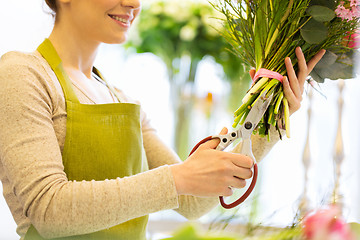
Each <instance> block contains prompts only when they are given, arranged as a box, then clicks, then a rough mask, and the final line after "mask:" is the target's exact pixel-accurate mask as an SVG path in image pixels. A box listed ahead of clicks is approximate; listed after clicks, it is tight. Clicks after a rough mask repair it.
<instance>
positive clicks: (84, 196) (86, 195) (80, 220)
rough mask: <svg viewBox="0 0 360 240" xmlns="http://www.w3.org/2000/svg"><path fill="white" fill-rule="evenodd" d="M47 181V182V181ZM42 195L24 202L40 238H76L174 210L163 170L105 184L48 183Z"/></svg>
mask: <svg viewBox="0 0 360 240" xmlns="http://www.w3.org/2000/svg"><path fill="white" fill-rule="evenodd" d="M49 180H50V179H49ZM48 185H49V187H48V189H47V190H46V192H45V193H44V194H41V193H38V194H37V196H36V197H34V199H33V200H32V199H31V198H28V199H29V200H28V201H29V202H31V203H30V204H29V208H28V209H27V215H28V217H29V218H30V219H31V222H32V224H33V225H34V226H35V227H36V229H37V230H38V231H39V233H40V234H41V235H43V236H44V237H49V238H50V237H51V238H53V237H63V236H70V235H80V234H86V233H90V232H95V231H99V230H103V229H106V228H110V227H112V226H115V225H117V224H120V223H122V222H125V221H128V220H130V219H134V218H137V217H140V216H144V215H147V214H149V213H153V212H156V211H160V210H165V209H173V208H177V207H178V197H177V194H176V190H175V187H174V186H173V185H172V176H171V173H170V171H169V168H168V167H167V166H164V167H161V168H158V169H154V170H152V171H148V172H145V173H141V174H138V175H135V176H132V177H126V178H121V179H120V178H117V179H113V180H105V181H82V182H68V181H65V180H59V178H55V177H54V180H53V181H49V184H48Z"/></svg>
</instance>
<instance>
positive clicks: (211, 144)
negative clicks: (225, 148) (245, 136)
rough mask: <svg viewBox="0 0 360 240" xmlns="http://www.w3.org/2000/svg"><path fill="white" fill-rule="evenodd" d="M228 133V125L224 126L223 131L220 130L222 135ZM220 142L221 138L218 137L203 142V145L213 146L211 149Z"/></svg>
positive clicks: (206, 146)
mask: <svg viewBox="0 0 360 240" xmlns="http://www.w3.org/2000/svg"><path fill="white" fill-rule="evenodd" d="M227 133H228V129H227V128H226V127H224V128H223V129H222V130H221V131H220V135H225V134H227ZM219 143H220V139H218V138H214V139H212V140H210V141H207V142H205V143H203V144H202V145H203V147H205V148H211V149H215V148H216V147H217V146H218V145H219Z"/></svg>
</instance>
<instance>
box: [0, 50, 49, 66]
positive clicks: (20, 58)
mask: <svg viewBox="0 0 360 240" xmlns="http://www.w3.org/2000/svg"><path fill="white" fill-rule="evenodd" d="M42 65H43V64H42V63H41V61H40V58H39V57H38V56H37V55H36V53H35V52H33V53H25V52H15V51H14V52H8V53H5V54H4V55H2V56H1V59H0V70H1V71H4V70H6V69H9V68H11V69H12V70H14V69H17V68H21V70H23V69H24V68H31V67H36V66H42Z"/></svg>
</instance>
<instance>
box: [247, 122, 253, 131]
mask: <svg viewBox="0 0 360 240" xmlns="http://www.w3.org/2000/svg"><path fill="white" fill-rule="evenodd" d="M252 126H253V125H252V123H251V122H246V123H245V128H246V129H247V130H249V129H251V128H252Z"/></svg>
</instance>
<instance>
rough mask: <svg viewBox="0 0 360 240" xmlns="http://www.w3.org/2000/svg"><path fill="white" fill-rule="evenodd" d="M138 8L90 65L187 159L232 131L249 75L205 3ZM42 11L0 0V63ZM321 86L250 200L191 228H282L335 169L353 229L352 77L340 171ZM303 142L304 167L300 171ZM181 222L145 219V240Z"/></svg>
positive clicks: (2, 209) (330, 96)
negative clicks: (116, 41)
mask: <svg viewBox="0 0 360 240" xmlns="http://www.w3.org/2000/svg"><path fill="white" fill-rule="evenodd" d="M143 5H144V7H143V12H142V15H141V18H139V19H138V20H137V21H136V25H135V26H134V28H133V29H132V30H131V34H130V39H129V41H128V43H126V44H124V45H103V46H102V47H101V49H100V52H99V55H98V59H97V62H96V66H97V67H98V68H99V69H100V70H101V71H102V72H103V74H104V76H105V77H106V78H107V80H108V81H110V82H111V83H113V84H114V85H116V86H117V87H118V88H120V89H122V90H123V91H124V92H125V93H127V94H128V95H129V96H131V97H132V98H135V99H137V100H139V101H140V102H141V103H142V107H143V109H144V110H145V111H146V113H147V114H148V116H149V118H150V119H151V122H152V125H153V126H154V127H155V128H156V129H157V131H158V134H159V135H160V137H161V138H162V139H163V140H164V141H165V142H166V143H168V145H169V146H170V147H172V148H174V149H175V150H176V151H177V152H178V154H179V156H180V157H181V158H182V159H186V156H187V154H188V153H189V151H190V150H191V148H192V147H193V146H194V145H195V144H196V143H197V142H198V141H199V140H201V139H202V138H204V137H206V136H208V135H213V134H217V133H218V132H219V131H220V130H221V129H222V127H224V126H226V127H228V128H231V125H232V121H233V117H232V116H233V112H234V111H235V110H236V108H237V107H238V106H239V105H240V102H241V99H242V97H243V95H244V93H245V92H246V90H247V89H248V88H249V86H250V78H249V76H248V74H247V71H248V67H246V66H245V65H244V64H243V63H241V62H240V61H239V60H238V59H237V58H236V57H234V56H233V55H232V54H230V53H229V52H228V51H227V50H226V48H227V47H228V46H227V45H226V43H225V42H224V40H223V38H222V37H221V36H220V35H219V33H218V32H217V31H216V29H219V28H221V25H219V21H218V20H217V19H216V18H218V17H221V16H219V15H218V13H216V12H215V11H214V10H213V9H212V7H211V6H210V5H209V3H208V2H207V1H202V0H192V1H191V0H186V1H185V0H182V1H177V0H167V1H166V2H165V1H164V2H162V1H155V0H147V1H144V2H143ZM48 12H49V10H48V9H47V7H46V5H45V3H44V1H42V0H30V1H29V0H17V1H7V0H0V32H1V38H0V55H2V54H4V53H5V52H8V51H14V50H16V51H25V52H31V51H34V50H35V49H36V47H37V46H38V45H39V44H40V43H41V42H42V41H43V40H44V38H46V37H47V36H48V35H49V34H50V32H51V29H52V26H53V19H52V17H51V15H50V14H48ZM320 87H321V92H322V94H319V93H317V92H313V93H312V96H313V97H312V100H311V101H310V99H309V97H308V96H309V92H311V88H310V87H306V92H305V93H304V100H303V103H302V108H301V109H300V110H299V111H298V112H296V113H295V114H294V115H293V116H292V117H291V138H290V139H287V138H284V139H283V140H282V141H280V142H279V143H277V145H276V146H275V147H274V148H273V149H272V150H271V152H270V153H269V154H268V155H267V156H266V158H264V159H263V160H262V162H261V164H260V165H259V173H260V176H259V183H258V184H257V186H256V190H255V192H254V193H253V194H252V196H251V199H248V200H247V201H246V202H245V203H244V204H242V205H241V206H240V207H237V208H236V209H234V210H230V211H228V210H227V211H224V210H222V209H221V208H220V207H219V208H216V209H214V210H213V211H212V212H210V213H209V214H207V215H206V216H204V217H202V218H201V219H200V220H199V221H198V223H202V224H210V225H211V226H212V227H214V228H215V227H217V226H220V225H221V223H223V222H229V223H231V224H235V225H236V224H245V223H249V222H251V223H253V224H255V225H256V224H262V225H266V226H277V227H282V226H288V225H290V224H292V223H293V221H294V219H296V215H297V213H298V211H299V209H300V207H299V206H300V202H301V201H303V200H304V199H305V198H306V199H307V200H306V203H307V207H308V208H309V209H312V208H316V207H320V206H323V205H326V204H328V203H329V202H330V201H331V198H332V195H333V190H334V185H335V182H336V179H337V178H336V174H335V170H336V167H340V168H341V175H340V178H339V179H338V180H339V183H340V188H339V191H338V193H339V196H338V197H339V199H340V201H341V202H342V203H343V212H344V216H345V218H346V220H347V221H349V222H352V221H356V222H359V221H360V208H359V204H358V203H359V202H360V188H359V184H358V183H359V182H360V174H359V169H360V150H359V149H360V147H359V146H360V125H359V121H360V110H359V103H360V100H359V98H358V95H359V92H358V91H360V79H358V78H357V79H350V80H346V81H345V85H344V90H343V94H342V97H343V98H344V106H343V110H342V112H341V119H342V122H341V127H342V131H341V139H342V140H343V153H344V161H343V163H342V164H336V163H335V162H334V154H335V148H334V146H335V140H336V135H337V132H338V129H339V126H338V122H339V108H338V100H339V97H340V93H339V81H330V80H327V81H325V83H324V84H322V85H321V86H320ZM309 109H310V110H309ZM309 112H311V118H310V121H309V116H308V113H309ZM308 129H309V130H310V131H309V138H308V136H307V134H308ZM0 134H1V133H0ZM307 139H308V141H307ZM338 139H339V138H338ZM307 143H308V146H309V148H308V153H309V155H307V156H308V159H309V161H310V162H309V164H308V165H307V164H305V165H304V162H303V159H304V149H305V146H306V144H307ZM305 176H307V178H305ZM305 187H306V191H305V192H304V189H305ZM0 192H2V186H1V185H0ZM185 221H186V220H185V219H184V218H183V217H181V216H180V215H178V214H177V213H175V212H173V211H164V212H160V213H156V214H152V215H151V216H150V223H149V237H151V238H153V239H158V238H161V237H163V236H167V235H168V234H169V233H171V232H172V231H173V229H176V227H178V226H180V225H181V224H182V223H184V222H185ZM220 227H221V226H220ZM15 229H16V224H15V222H14V220H13V218H12V216H11V213H10V211H9V209H8V207H7V204H6V202H5V200H4V198H3V197H2V196H0V239H6V240H11V239H18V238H19V237H18V236H17V234H16V232H15Z"/></svg>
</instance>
